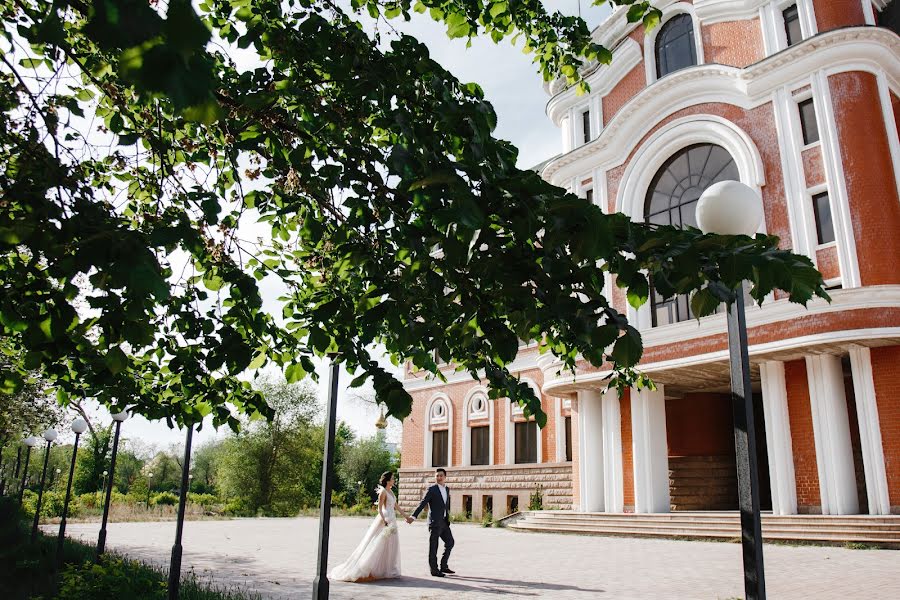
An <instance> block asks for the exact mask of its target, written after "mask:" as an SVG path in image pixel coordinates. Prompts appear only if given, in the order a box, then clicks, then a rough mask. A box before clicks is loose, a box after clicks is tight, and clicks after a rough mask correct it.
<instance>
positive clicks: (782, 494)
mask: <svg viewBox="0 0 900 600" xmlns="http://www.w3.org/2000/svg"><path fill="white" fill-rule="evenodd" d="M759 374H760V379H761V380H762V399H763V412H764V416H765V421H766V450H767V451H768V456H769V480H770V483H771V488H772V512H773V513H774V514H776V515H795V514H797V480H796V479H795V477H794V453H793V446H792V441H791V423H790V419H789V416H788V405H787V387H786V386H785V380H784V363H783V362H779V361H767V362H764V363H762V364H760V365H759Z"/></svg>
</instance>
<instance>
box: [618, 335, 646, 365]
mask: <svg viewBox="0 0 900 600" xmlns="http://www.w3.org/2000/svg"><path fill="white" fill-rule="evenodd" d="M643 353H644V347H643V344H642V342H641V334H640V333H638V330H637V329H635V328H634V327H632V326H630V325H629V326H628V327H627V328H626V329H625V335H623V336H621V337H620V338H619V339H617V340H616V345H615V346H613V350H612V352H611V353H610V357H611V358H612V359H613V361H615V363H616V364H617V365H618V366H619V367H633V366H635V365H636V364H638V362H639V361H640V360H641V355H642V354H643Z"/></svg>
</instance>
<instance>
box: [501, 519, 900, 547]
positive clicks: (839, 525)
mask: <svg viewBox="0 0 900 600" xmlns="http://www.w3.org/2000/svg"><path fill="white" fill-rule="evenodd" d="M507 527H509V528H510V529H512V530H515V531H528V532H544V533H572V534H581V535H612V536H639V537H660V538H694V539H739V538H740V515H739V514H738V513H737V512H735V511H714V512H700V511H698V512H689V513H687V512H686V513H677V512H676V513H665V514H647V515H643V514H642V515H635V514H610V513H577V512H572V511H528V512H523V513H519V514H517V515H515V516H514V517H511V518H509V519H508V522H507ZM762 529H763V538H764V539H765V540H769V541H772V540H778V541H804V542H821V543H826V544H836V543H847V542H854V543H866V544H873V545H878V546H883V547H893V548H900V516H868V515H845V516H834V517H833V516H830V515H785V516H782V515H770V514H769V515H763V516H762Z"/></svg>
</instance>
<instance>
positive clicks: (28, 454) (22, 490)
mask: <svg viewBox="0 0 900 600" xmlns="http://www.w3.org/2000/svg"><path fill="white" fill-rule="evenodd" d="M37 443H38V439H37V438H36V437H34V436H33V435H29V436H28V437H27V438H25V445H26V446H27V447H28V450H26V451H25V468H23V469H22V485H21V486H19V506H22V496H23V495H24V494H25V481H26V480H27V479H28V461H29V460H31V449H32V448H34V447H35V446H36V445H37Z"/></svg>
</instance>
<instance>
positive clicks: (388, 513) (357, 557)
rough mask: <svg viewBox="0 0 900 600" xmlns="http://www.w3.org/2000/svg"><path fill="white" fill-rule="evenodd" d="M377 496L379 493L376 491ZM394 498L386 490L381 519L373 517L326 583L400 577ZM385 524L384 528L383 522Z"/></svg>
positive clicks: (395, 500)
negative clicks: (329, 580) (364, 533)
mask: <svg viewBox="0 0 900 600" xmlns="http://www.w3.org/2000/svg"><path fill="white" fill-rule="evenodd" d="M379 493H380V490H379ZM396 506H397V498H395V497H394V494H393V493H392V492H391V491H390V490H388V491H387V497H386V498H385V502H384V516H383V517H382V515H381V514H378V515H375V520H374V521H373V522H372V524H371V525H370V526H369V529H368V531H366V535H364V536H363V539H362V541H361V542H360V543H359V545H358V546H357V547H356V550H354V551H353V553H352V554H351V555H350V557H349V558H348V559H347V560H345V561H344V562H342V563H341V564H339V565H337V566H336V567H334V569H332V571H331V573H330V574H329V575H328V577H329V579H333V580H337V581H371V580H373V579H391V578H394V577H400V540H399V538H398V532H397V516H396V513H395V507H396ZM385 520H386V521H387V522H388V524H387V525H385V524H384V521H385Z"/></svg>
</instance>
